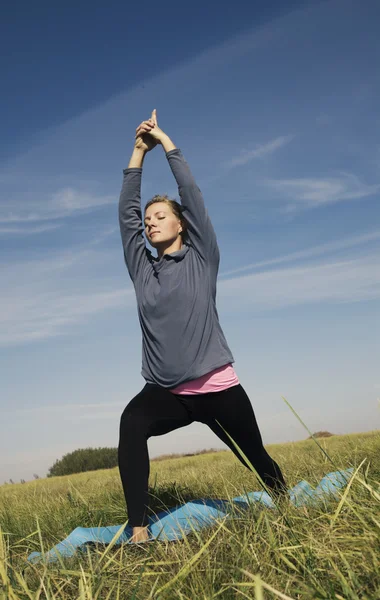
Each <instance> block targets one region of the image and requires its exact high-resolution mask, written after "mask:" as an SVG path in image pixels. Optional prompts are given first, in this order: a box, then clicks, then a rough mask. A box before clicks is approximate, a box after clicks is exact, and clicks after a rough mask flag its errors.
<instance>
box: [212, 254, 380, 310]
mask: <svg viewBox="0 0 380 600" xmlns="http://www.w3.org/2000/svg"><path fill="white" fill-rule="evenodd" d="M218 289H219V303H218V304H219V307H220V309H221V310H225V311H227V312H231V311H234V312H235V311H236V310H237V307H238V310H239V311H240V312H241V311H243V310H244V309H245V310H249V311H250V312H253V311H265V310H268V309H269V310H271V309H280V308H284V307H286V306H295V305H301V304H311V303H318V304H320V303H347V302H359V301H365V300H373V299H379V298H380V258H379V257H378V256H366V257H364V258H360V259H356V260H355V259H354V260H346V261H340V262H333V263H325V264H319V265H314V266H304V267H293V268H286V269H278V270H272V271H264V272H262V273H254V274H251V275H244V276H242V277H237V278H233V279H226V280H223V281H221V282H220V283H219V286H218Z"/></svg>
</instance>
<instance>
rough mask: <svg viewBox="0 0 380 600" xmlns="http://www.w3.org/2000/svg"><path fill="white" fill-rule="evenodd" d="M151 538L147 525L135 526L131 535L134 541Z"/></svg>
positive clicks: (143, 540)
mask: <svg viewBox="0 0 380 600" xmlns="http://www.w3.org/2000/svg"><path fill="white" fill-rule="evenodd" d="M148 539H149V535H148V528H147V527H134V528H133V534H132V537H131V541H132V542H145V541H146V540H148Z"/></svg>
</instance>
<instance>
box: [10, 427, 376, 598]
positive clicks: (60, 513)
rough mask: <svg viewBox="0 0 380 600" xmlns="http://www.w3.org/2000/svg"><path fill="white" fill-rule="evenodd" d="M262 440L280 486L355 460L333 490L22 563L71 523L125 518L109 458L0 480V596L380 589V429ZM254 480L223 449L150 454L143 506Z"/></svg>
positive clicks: (234, 489)
mask: <svg viewBox="0 0 380 600" xmlns="http://www.w3.org/2000/svg"><path fill="white" fill-rule="evenodd" d="M318 442H319V444H320V445H321V446H322V449H323V450H324V451H325V453H324V452H322V450H321V449H320V448H319V447H318V446H317V445H316V443H315V442H314V441H313V440H307V441H304V442H297V443H288V444H278V445H272V446H269V447H268V450H269V452H270V453H271V455H272V456H273V457H274V458H275V460H276V461H277V462H278V463H279V464H280V466H281V468H282V469H283V471H284V475H285V477H286V480H287V484H288V486H289V487H292V486H293V485H295V484H296V483H297V482H298V481H299V480H300V479H307V480H308V481H309V482H310V483H311V484H312V485H316V484H317V483H318V482H319V480H320V479H321V478H322V477H323V476H324V475H325V474H326V473H327V472H329V471H332V470H335V468H340V469H346V468H347V467H349V466H353V467H355V468H357V467H359V465H360V464H361V463H362V462H363V461H364V463H363V464H362V465H361V466H360V468H359V470H358V472H357V474H356V476H355V477H354V478H353V480H352V482H351V485H350V487H349V489H348V492H347V490H343V491H342V493H341V499H340V501H338V502H332V503H325V504H323V505H320V506H319V507H314V508H302V509H296V508H294V507H287V508H286V513H285V514H284V513H283V512H279V511H275V510H269V509H264V508H260V507H258V506H251V507H250V508H249V509H248V511H247V512H244V513H242V514H241V518H240V519H239V520H234V519H227V520H224V521H221V522H220V523H218V524H217V525H216V526H215V527H213V528H210V529H207V530H202V531H201V532H199V533H196V534H195V533H194V534H191V535H190V536H188V537H187V538H185V539H184V540H182V541H179V542H171V543H163V542H159V543H155V544H148V545H146V546H144V547H140V548H139V547H136V546H135V547H131V546H128V545H126V544H124V545H122V546H114V547H101V546H92V547H91V548H88V549H87V552H85V553H84V554H77V555H76V556H74V557H72V558H70V559H62V560H61V561H60V562H58V563H48V564H46V565H44V564H34V565H33V564H29V563H28V562H27V560H26V559H27V556H28V555H29V554H30V552H33V551H35V550H37V551H41V550H45V551H46V550H48V549H50V548H51V547H52V546H54V545H55V544H56V543H58V542H59V541H61V540H62V539H63V538H65V537H67V535H68V534H69V533H70V532H71V531H72V530H73V529H75V528H76V527H78V526H83V527H94V526H98V525H100V526H105V525H116V524H123V523H125V521H126V520H127V516H126V512H125V501H124V497H123V493H122V488H121V482H120V478H119V473H118V470H117V469H112V470H104V471H95V472H89V473H82V474H78V475H70V476H66V477H56V478H51V479H45V480H36V481H31V482H27V483H25V484H14V485H4V486H1V487H0V527H1V532H0V599H1V600H3V599H4V600H8V599H9V600H14V599H36V600H37V599H58V598H59V599H64V600H71V599H74V598H75V599H77V598H78V599H79V598H80V599H83V600H95V599H99V600H100V599H106V598H109V599H110V600H114V599H120V600H124V599H135V600H137V599H142V600H146V599H148V598H160V599H161V600H164V599H170V600H171V599H173V598H178V599H183V600H185V599H191V600H193V599H197V600H198V599H199V600H211V599H213V598H218V599H219V598H220V599H232V598H234V599H235V598H257V599H263V598H267V599H269V598H293V599H295V598H302V599H308V598H310V599H311V598H313V599H314V598H336V599H338V600H339V599H344V600H346V599H352V600H357V599H371V600H373V599H375V598H380V542H379V540H380V535H379V534H380V487H379V481H380V432H377V431H375V432H371V433H366V434H364V433H363V434H356V435H346V436H333V437H330V438H324V439H319V440H318ZM257 489H259V486H258V482H257V480H256V478H255V475H254V474H253V473H251V472H250V471H248V470H247V469H245V468H244V467H243V466H242V465H241V464H240V463H239V462H238V461H237V459H236V458H235V457H234V455H233V454H232V453H231V452H229V451H226V452H216V453H214V454H201V455H198V456H192V457H182V458H173V459H169V460H162V461H153V462H152V465H151V477H150V491H151V494H152V500H151V508H152V510H154V511H155V512H158V511H160V510H162V509H164V508H167V507H172V506H175V505H176V504H178V503H183V502H186V501H188V500H190V499H194V498H202V497H205V498H232V497H234V496H237V495H240V494H243V493H244V492H245V491H252V490H257Z"/></svg>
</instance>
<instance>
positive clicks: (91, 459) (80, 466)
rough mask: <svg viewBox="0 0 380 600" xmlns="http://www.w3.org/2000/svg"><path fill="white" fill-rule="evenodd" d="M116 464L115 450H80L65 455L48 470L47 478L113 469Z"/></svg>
mask: <svg viewBox="0 0 380 600" xmlns="http://www.w3.org/2000/svg"><path fill="white" fill-rule="evenodd" d="M117 464H118V458H117V448H81V449H79V450H74V451H73V452H69V453H68V454H65V455H64V456H63V457H62V458H61V459H60V460H56V461H55V463H54V465H53V466H52V467H50V468H49V471H48V474H47V477H57V476H60V475H71V474H72V473H84V472H86V471H96V470H97V469H113V468H114V467H116V466H117Z"/></svg>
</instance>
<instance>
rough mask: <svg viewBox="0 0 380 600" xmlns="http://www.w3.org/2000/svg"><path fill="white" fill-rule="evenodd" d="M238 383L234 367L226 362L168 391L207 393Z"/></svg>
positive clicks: (176, 392)
mask: <svg viewBox="0 0 380 600" xmlns="http://www.w3.org/2000/svg"><path fill="white" fill-rule="evenodd" d="M238 384H239V379H238V376H237V375H236V373H235V369H234V368H233V366H232V365H231V364H228V365H224V366H223V367H219V368H218V369H214V370H213V371H210V373H206V375H202V377H198V378H197V379H193V380H192V381H186V382H185V383H181V384H180V385H179V386H177V387H176V388H172V389H171V390H169V391H170V392H172V393H173V394H207V393H209V392H221V391H222V390H226V389H227V388H229V387H232V386H233V385H238Z"/></svg>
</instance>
